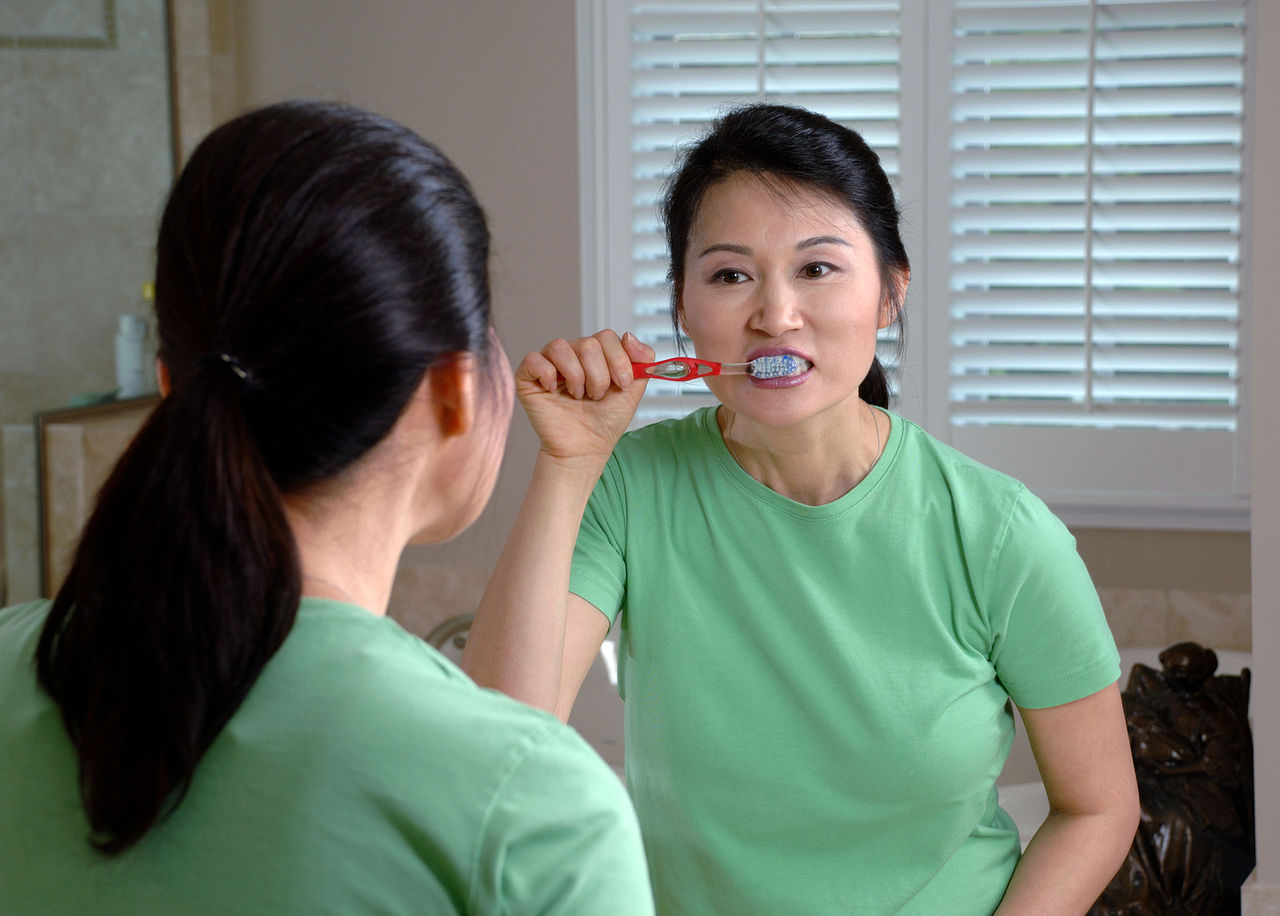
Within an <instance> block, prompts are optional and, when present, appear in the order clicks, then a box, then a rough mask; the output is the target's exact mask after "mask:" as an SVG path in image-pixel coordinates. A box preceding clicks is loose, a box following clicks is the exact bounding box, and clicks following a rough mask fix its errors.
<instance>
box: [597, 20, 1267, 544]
mask: <svg viewBox="0 0 1280 916" xmlns="http://www.w3.org/2000/svg"><path fill="white" fill-rule="evenodd" d="M579 13H580V17H581V20H582V22H583V24H584V26H586V27H585V28H583V29H582V34H583V38H584V55H583V58H582V62H581V63H582V75H583V78H582V80H581V83H582V85H583V91H584V98H583V104H584V107H583V111H584V125H590V127H591V129H590V130H585V131H584V147H583V155H584V163H586V164H588V165H590V166H591V168H590V169H589V170H584V173H588V172H589V175H588V178H589V184H588V185H584V195H583V196H584V200H586V201H589V202H591V206H590V207H589V209H588V212H585V213H584V222H585V225H587V226H589V227H592V228H590V229H588V231H586V232H584V238H585V239H588V240H589V241H587V242H586V243H584V253H583V254H584V262H585V263H588V264H591V265H593V269H592V270H591V271H588V276H587V278H586V279H587V285H586V286H585V287H584V288H585V289H586V290H587V291H588V298H589V299H592V301H594V302H595V303H603V304H605V305H603V306H601V307H596V308H592V309H589V310H588V312H587V313H586V314H584V323H585V324H586V326H587V327H588V328H589V329H595V328H597V327H601V326H604V325H606V324H607V325H612V326H616V327H631V328H633V329H634V330H636V331H637V333H639V334H640V335H641V336H642V337H643V338H645V339H646V340H647V341H649V342H651V343H653V344H654V345H655V346H656V347H657V348H658V349H659V351H660V354H661V355H664V356H665V355H669V354H670V352H671V351H672V350H673V349H674V345H675V341H674V340H673V339H672V336H671V330H670V327H669V320H668V318H667V302H668V293H667V288H666V283H665V272H666V252H665V247H664V242H663V239H662V236H661V229H660V225H659V223H658V220H657V216H656V213H655V211H654V209H653V202H654V200H655V199H656V197H657V194H658V193H659V189H660V187H661V182H662V179H663V178H664V177H665V175H666V173H667V169H668V167H669V165H670V163H671V160H672V157H673V155H674V152H675V149H676V147H677V146H678V144H680V143H682V142H685V141H687V140H688V139H689V138H691V137H695V136H697V135H698V134H700V133H701V132H702V131H703V130H704V129H705V127H706V125H707V123H708V122H709V121H710V119H711V118H713V117H714V116H715V115H716V114H717V113H718V112H719V111H721V110H723V109H724V108H725V107H728V106H729V105H731V104H735V103H739V102H742V101H746V100H751V99H757V98H767V99H769V100H770V101H778V102H782V103H786V104H798V105H803V106H805V107H808V108H812V109H815V110H818V111H821V112H823V113H824V114H827V115H828V116H830V117H833V118H834V119H836V120H839V121H842V122H843V123H846V124H849V125H850V126H852V127H855V128H856V129H858V130H859V131H860V132H861V133H862V134H863V135H864V136H865V137H866V138H867V140H868V142H869V143H870V144H871V145H872V146H873V147H874V148H876V149H877V150H878V151H879V152H880V153H881V155H882V158H883V159H884V162H885V165H886V169H887V170H888V171H889V172H890V175H891V177H892V178H893V179H894V181H895V184H896V185H897V187H898V190H899V194H900V197H901V199H902V201H903V204H904V237H905V238H906V239H907V242H908V247H909V249H910V254H911V257H912V263H913V281H912V294H911V298H910V299H909V302H908V313H909V315H910V327H911V332H910V334H909V339H908V344H909V347H910V349H909V350H908V354H907V359H906V361H905V365H904V366H903V367H902V368H901V379H900V382H901V386H902V397H901V398H900V400H899V401H898V402H897V409H899V410H900V411H901V412H903V413H904V414H906V415H907V416H910V417H912V418H913V419H916V420H917V421H919V422H921V423H922V425H924V426H925V428H927V429H928V430H929V431H930V432H932V433H933V434H935V435H937V436H939V437H940V438H942V439H943V440H944V441H948V442H950V443H952V444H954V445H956V446H957V447H958V448H960V449H961V450H962V451H965V452H966V453H968V454H971V455H973V456H974V457H976V458H978V459H979V460H982V461H984V462H985V463H987V464H990V465H992V466H994V467H998V468H1001V469H1002V470H1006V471H1008V472H1009V473H1012V474H1014V475H1015V476H1017V477H1019V478H1021V479H1023V480H1025V481H1026V482H1027V483H1028V484H1029V485H1030V486H1031V487H1032V488H1033V489H1035V490H1036V491H1037V492H1038V493H1040V495H1042V496H1044V497H1045V498H1046V499H1047V500H1048V501H1049V502H1050V503H1051V504H1053V505H1054V507H1055V508H1056V509H1058V510H1059V511H1060V512H1061V513H1063V514H1064V515H1065V516H1067V517H1068V518H1069V519H1070V520H1073V521H1077V522H1084V523H1094V524H1108V523H1111V524H1153V525H1168V524H1175V525H1176V524H1182V525H1187V526H1206V525H1207V526H1213V527H1243V526H1245V525H1247V495H1246V494H1247V486H1246V481H1247V464H1246V455H1247V447H1246V445H1247V443H1246V441H1245V438H1244V435H1243V432H1244V418H1243V416H1242V413H1241V409H1240V405H1241V402H1242V397H1241V385H1242V384H1243V379H1242V373H1241V365H1242V356H1243V354H1242V335H1241V312H1242V308H1241V299H1242V295H1241V289H1240V276H1241V272H1240V267H1241V265H1240V251H1241V245H1240V226H1241V223H1242V215H1241V208H1242V202H1243V201H1245V200H1247V194H1246V192H1245V188H1244V186H1243V183H1242V177H1241V176H1242V174H1244V172H1245V170H1244V167H1243V157H1244V155H1245V143H1244V137H1245V128H1246V126H1247V121H1246V117H1247V104H1246V99H1247V94H1246V92H1245V83H1246V66H1245V65H1246V59H1245V53H1244V52H1245V26H1246V13H1247V3H1246V2H1244V0H1210V2H1201V0H1174V2H1162V3H1152V2H1136V0H1094V2H1090V0H1040V2H1011V0H952V2H950V3H946V4H943V3H937V2H933V3H926V2H924V0H900V2H869V0H868V2H835V0H826V2H821V0H811V2H801V0H757V2H747V0H718V2H705V3H694V2H685V3H675V2H666V3H654V2H643V0H630V2H617V3H615V2H609V0H595V2H589V0H583V2H580V5H579ZM709 400H710V395H709V394H708V393H706V392H705V389H703V390H701V391H697V390H693V388H692V386H690V385H677V384H674V383H651V384H650V390H649V394H648V395H646V399H645V404H644V405H643V406H642V417H641V421H642V422H643V421H647V420H649V419H653V418H656V417H659V416H664V415H672V414H673V413H683V412H685V411H687V410H688V409H691V408H692V407H694V406H697V405H698V404H700V403H707V402H709Z"/></svg>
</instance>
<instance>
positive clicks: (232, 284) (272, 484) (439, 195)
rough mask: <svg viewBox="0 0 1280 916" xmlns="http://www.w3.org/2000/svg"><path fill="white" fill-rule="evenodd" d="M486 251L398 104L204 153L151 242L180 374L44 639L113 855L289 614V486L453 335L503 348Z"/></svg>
mask: <svg viewBox="0 0 1280 916" xmlns="http://www.w3.org/2000/svg"><path fill="white" fill-rule="evenodd" d="M488 254H489V235H488V230H487V228H486V226H485V221H484V215H483V213H482V211H481V209H480V207H479V205H478V204H477V203H476V200H475V198H474V197H473V195H472V193H471V190H470V188H469V186H468V184H467V182H466V179H465V178H464V177H463V176H462V175H461V174H460V173H459V172H458V171H457V170H456V169H455V168H454V167H453V165H452V164H451V163H450V162H449V160H448V159H446V158H445V156H444V155H443V154H442V153H440V151H439V150H437V149H436V148H435V147H433V146H431V145H430V144H429V143H427V142H426V141H424V140H423V139H422V138H420V137H418V136H417V135H416V134H414V133H413V132H412V131H410V130H409V129H407V128H405V127H403V126H402V125H399V124H396V123H395V122H393V121H389V120H387V119H385V118H381V117H378V116H376V115H372V114H369V113H367V112H363V111H360V110H357V109H353V108H348V107H344V106H339V105H332V104H325V103H317V102H291V103H285V104H280V105H274V106H271V107H268V108H264V109H261V110H258V111H254V112H250V113H248V114H245V115H242V116H241V117H238V118H236V119H235V120H233V121H231V122H229V123H227V124H225V125H223V126H222V127H220V128H218V129H217V130H215V131H213V133H211V134H210V135H209V136H208V137H207V138H206V139H205V140H204V141H203V142H202V143H201V144H200V145H199V147H198V148H197V149H196V150H195V152H194V154H193V155H192V157H191V160H190V162H189V163H188V164H187V166H186V167H185V168H184V169H183V171H182V174H181V176H180V177H179V178H178V180H177V182H176V184H175V185H174V188H173V190H172V192H171V193H170V196H169V200H168V203H167V205H166V207H165V210H164V215H163V218H162V220H161V223H160V235H159V241H158V246H157V263H156V316H157V322H158V327H159V336H160V348H159V353H160V358H161V360H162V361H163V362H164V364H165V365H166V366H167V367H168V370H169V372H170V378H171V390H170V392H169V393H168V395H167V396H166V397H165V398H164V399H163V400H162V401H161V402H160V404H159V405H158V406H157V407H156V408H155V410H154V411H153V412H152V414H151V415H150V417H148V419H147V420H146V422H145V424H144V425H143V427H142V428H141V430H140V431H139V432H138V434H137V436H136V437H135V438H134V440H133V442H132V443H131V444H130V446H129V448H128V449H127V450H126V451H125V453H124V455H123V456H122V457H121V458H120V460H119V462H118V463H117V464H116V466H115V468H114V470H113V471H112V473H111V475H110V477H109V478H108V479H107V482H106V483H105V484H104V486H103V487H102V490H101V492H100V493H99V495H98V499H97V504H96V506H95V509H94V512H93V515H92V516H91V517H90V519H89V521H88V523H87V525H86V527H85V529H84V532H83V535H82V537H81V540H80V544H79V547H78V549H77V550H76V554H75V559H74V562H73V564H72V567H71V570H70V572H69V573H68V574H67V578H66V580H65V582H64V583H63V584H62V587H61V589H60V590H59V591H58V594H57V597H56V598H55V600H54V602H53V605H52V608H51V610H50V612H49V617H48V620H47V622H46V623H45V625H44V629H43V631H42V633H41V635H40V642H39V646H38V648H37V653H36V663H37V671H38V677H39V680H40V683H41V685H42V686H43V687H44V689H45V690H46V691H48V693H49V694H50V695H51V696H52V697H53V699H54V700H55V701H56V702H57V704H58V706H59V707H60V708H61V712H62V718H63V722H64V723H65V726H66V729H67V731H68V733H69V734H70V736H71V740H72V742H73V744H74V746H75V751H76V755H77V757H78V760H79V783H80V793H81V796H82V799H83V801H84V805H85V808H86V811H87V813H88V819H89V824H90V827H91V828H92V831H93V836H92V840H93V842H94V845H95V846H97V847H98V848H99V849H100V850H102V851H104V852H106V853H117V852H120V851H122V850H124V849H126V848H128V847H129V846H130V845H132V844H133V843H135V842H136V841H138V840H139V839H140V838H141V837H142V836H143V835H144V834H145V833H146V832H147V831H148V830H149V829H151V827H152V826H153V825H154V824H155V823H156V822H157V820H159V819H162V818H163V817H165V816H166V815H167V814H168V813H169V812H171V811H172V810H173V809H174V808H175V807H176V806H177V805H178V804H180V803H181V801H182V798H183V796H184V795H185V793H186V791H187V789H188V787H189V785H190V782H191V778H192V773H193V771H194V770H195V767H196V765H197V763H198V762H199V760H200V758H201V756H202V755H203V754H204V752H205V751H206V750H207V749H208V747H209V746H210V744H211V743H212V742H213V740H214V739H215V738H216V737H217V735H218V733H219V732H220V730H221V729H222V727H223V726H224V725H225V724H226V722H227V721H228V720H229V719H230V718H231V716H232V714H233V713H234V712H235V711H236V709H237V708H238V707H239V705H240V703H241V702H242V701H243V699H244V698H245V696H246V694H247V693H248V691H249V689H250V687H251V686H252V685H253V683H254V681H255V680H256V679H257V677H258V675H259V673H260V672H261V671H262V668H263V666H264V665H265V664H266V663H267V661H268V660H269V659H270V658H271V656H272V655H273V654H274V653H275V651H276V650H277V649H278V648H279V647H280V645H281V643H282V642H283V641H284V639H285V637H286V636H287V635H288V633H289V630H290V628H291V627H292V626H293V622H294V619H295V617H296V615H297V608H298V601H299V596H300V594H301V571H300V565H299V559H298V553H297V548H296V545H295V543H294V540H293V535H292V532H291V529H290V527H289V524H288V523H287V521H286V517H285V513H284V508H283V504H282V501H281V496H282V494H289V493H297V492H302V491H306V490H308V489H311V488H315V487H317V485H319V484H322V483H324V482H327V481H330V480H332V479H333V478H334V477H335V475H337V474H340V473H341V472H342V471H343V470H344V469H346V468H347V467H349V466H350V465H352V463H353V462H355V461H356V460H357V459H359V458H360V457H361V456H362V455H364V454H365V453H366V452H368V451H369V449H370V448H372V447H373V446H374V445H375V444H377V443H378V442H379V441H381V440H382V439H383V438H384V437H385V436H386V435H387V434H388V432H390V430H391V428H392V426H393V425H394V424H395V422H396V420H397V419H398V417H399V416H400V414H401V412H402V411H403V409H404V407H405V405H406V404H407V403H408V400H409V398H410V396H411V395H412V393H413V392H414V390H415V389H416V388H417V386H418V384H419V383H420V381H421V379H422V377H423V375H424V373H425V372H426V370H427V368H428V367H430V366H431V365H432V363H433V362H435V361H436V360H438V359H439V358H440V357H442V356H443V355H444V354H447V353H452V352H458V351H469V352H472V353H475V354H477V355H479V356H481V357H482V362H485V363H486V364H491V363H489V361H490V360H491V359H492V356H491V354H492V352H493V349H496V348H491V346H490V318H489V287H488V273H487V270H488Z"/></svg>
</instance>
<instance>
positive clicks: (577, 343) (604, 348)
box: [516, 329, 653, 465]
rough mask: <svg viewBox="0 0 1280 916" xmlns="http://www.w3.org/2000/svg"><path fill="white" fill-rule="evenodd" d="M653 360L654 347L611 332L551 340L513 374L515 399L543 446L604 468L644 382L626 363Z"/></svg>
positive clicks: (550, 451)
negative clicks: (521, 405)
mask: <svg viewBox="0 0 1280 916" xmlns="http://www.w3.org/2000/svg"><path fill="white" fill-rule="evenodd" d="M652 359H653V348H651V347H649V346H646V345H645V344H643V343H641V342H640V341H639V340H638V339H637V338H636V337H635V335H633V334H632V333H631V332H629V331H628V332H627V333H626V334H625V335H624V336H623V337H621V338H619V337H618V335H617V334H616V333H615V332H613V331H611V330H607V329H606V330H603V331H599V332H597V333H596V334H593V335H592V336H590V337H580V338H578V339H577V340H573V341H569V340H565V339H564V338H559V339H557V340H553V341H551V343H549V344H547V345H546V346H545V347H543V348H542V350H541V351H539V352H536V353H530V354H528V355H527V356H525V358H524V359H523V360H521V361H520V365H519V367H517V369H516V395H517V396H518V397H519V398H520V403H521V404H523V405H524V409H525V413H527V414H528V415H529V422H530V423H532V424H533V429H534V432H536V433H537V434H538V439H539V440H540V441H541V443H542V451H543V453H544V454H546V455H548V456H549V457H552V458H555V459H557V460H562V461H572V462H577V461H580V460H585V461H587V462H590V463H591V464H593V465H603V464H604V462H605V461H607V460H608V458H609V455H610V454H611V453H612V452H613V447H614V446H615V445H617V443H618V439H619V437H620V436H621V435H622V434H623V432H625V431H626V428H627V424H628V423H630V422H631V418H632V417H633V416H635V412H636V406H637V405H638V404H639V403H640V396H641V395H642V394H644V389H645V384H646V382H647V381H648V380H647V378H645V377H641V378H639V379H637V378H635V377H634V376H633V374H632V371H631V363H632V362H633V361H635V362H648V361H650V360H652Z"/></svg>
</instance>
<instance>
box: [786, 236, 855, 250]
mask: <svg viewBox="0 0 1280 916" xmlns="http://www.w3.org/2000/svg"><path fill="white" fill-rule="evenodd" d="M818 245H843V246H844V247H845V248H852V247H853V246H852V245H850V244H849V243H848V242H846V241H845V240H844V239H842V238H840V237H839V236H838V235H815V236H814V237H813V238H811V239H805V240H804V241H803V242H800V243H798V244H797V245H796V250H797V251H800V250H802V249H805V248H815V247H817V246H818Z"/></svg>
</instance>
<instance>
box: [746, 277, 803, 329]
mask: <svg viewBox="0 0 1280 916" xmlns="http://www.w3.org/2000/svg"><path fill="white" fill-rule="evenodd" d="M803 324H804V318H803V315H802V313H801V310H800V299H799V296H797V295H796V293H795V291H794V290H792V289H791V288H790V287H789V286H787V285H786V284H785V283H777V282H774V283H762V284H761V285H760V290H759V292H758V293H757V296H756V302H755V309H754V311H753V312H752V314H751V329H752V330H755V331H760V332H762V333H764V334H768V335H769V336H770V337H780V336H781V335H782V334H783V333H785V332H786V331H794V330H796V329H797V328H799V327H800V326H801V325H803Z"/></svg>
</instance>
